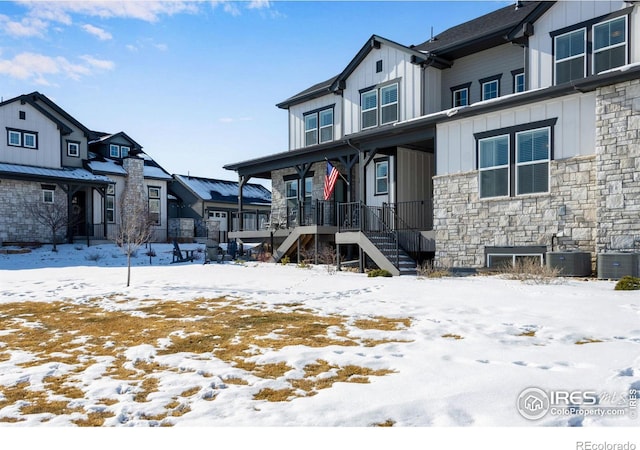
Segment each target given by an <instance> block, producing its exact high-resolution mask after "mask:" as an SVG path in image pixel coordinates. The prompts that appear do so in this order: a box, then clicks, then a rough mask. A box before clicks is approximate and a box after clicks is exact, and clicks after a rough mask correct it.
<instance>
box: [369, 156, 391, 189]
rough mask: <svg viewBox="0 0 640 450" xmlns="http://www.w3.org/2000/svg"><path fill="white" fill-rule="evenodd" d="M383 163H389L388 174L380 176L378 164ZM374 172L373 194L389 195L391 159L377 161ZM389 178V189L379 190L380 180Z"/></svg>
mask: <svg viewBox="0 0 640 450" xmlns="http://www.w3.org/2000/svg"><path fill="white" fill-rule="evenodd" d="M381 164H386V165H387V175H385V176H384V177H379V176H378V166H379V165H381ZM373 170H374V172H373V186H374V187H373V194H374V195H388V194H389V160H388V159H386V160H381V161H376V162H375V165H374V169H373ZM383 179H384V180H387V190H386V191H384V192H383V191H378V180H383Z"/></svg>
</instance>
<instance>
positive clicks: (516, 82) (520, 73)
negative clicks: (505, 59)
mask: <svg viewBox="0 0 640 450" xmlns="http://www.w3.org/2000/svg"><path fill="white" fill-rule="evenodd" d="M511 75H513V92H514V93H516V92H524V91H525V89H526V87H525V84H524V69H520V70H513V71H511Z"/></svg>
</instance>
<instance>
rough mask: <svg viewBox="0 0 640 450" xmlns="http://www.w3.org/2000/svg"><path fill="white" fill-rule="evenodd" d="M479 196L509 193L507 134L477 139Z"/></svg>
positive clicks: (498, 195)
mask: <svg viewBox="0 0 640 450" xmlns="http://www.w3.org/2000/svg"><path fill="white" fill-rule="evenodd" d="M478 168H479V171H480V197H481V198H488V197H503V196H507V195H509V135H502V136H495V137H490V138H486V139H480V140H479V141H478Z"/></svg>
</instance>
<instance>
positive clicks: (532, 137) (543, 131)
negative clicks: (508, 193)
mask: <svg viewBox="0 0 640 450" xmlns="http://www.w3.org/2000/svg"><path fill="white" fill-rule="evenodd" d="M550 149H551V133H550V132H549V127H545V128H538V129H536V130H528V131H522V132H520V133H516V180H517V181H516V186H517V193H518V195H522V194H533V193H537V192H548V191H549V159H550Z"/></svg>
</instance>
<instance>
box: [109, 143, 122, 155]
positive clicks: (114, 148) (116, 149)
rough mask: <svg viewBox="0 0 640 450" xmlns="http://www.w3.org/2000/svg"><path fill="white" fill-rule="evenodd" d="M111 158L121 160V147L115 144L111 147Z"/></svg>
mask: <svg viewBox="0 0 640 450" xmlns="http://www.w3.org/2000/svg"><path fill="white" fill-rule="evenodd" d="M109 156H111V157H112V158H120V146H119V145H115V144H111V145H109Z"/></svg>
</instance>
